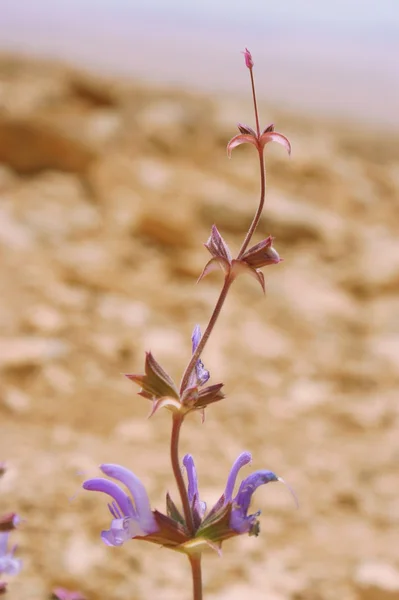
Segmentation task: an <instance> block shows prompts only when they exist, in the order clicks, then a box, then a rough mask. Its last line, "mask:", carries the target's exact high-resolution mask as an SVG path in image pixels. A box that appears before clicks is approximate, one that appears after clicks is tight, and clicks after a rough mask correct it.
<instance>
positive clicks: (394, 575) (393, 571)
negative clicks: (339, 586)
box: [354, 562, 399, 600]
mask: <svg viewBox="0 0 399 600" xmlns="http://www.w3.org/2000/svg"><path fill="white" fill-rule="evenodd" d="M354 585H355V588H356V590H357V593H358V598H359V600H398V598H399V569H398V568H396V567H394V566H393V565H392V564H389V563H383V562H381V563H380V562H369V563H368V562H366V563H363V564H361V565H360V566H359V567H358V569H357V570H356V572H355V575H354Z"/></svg>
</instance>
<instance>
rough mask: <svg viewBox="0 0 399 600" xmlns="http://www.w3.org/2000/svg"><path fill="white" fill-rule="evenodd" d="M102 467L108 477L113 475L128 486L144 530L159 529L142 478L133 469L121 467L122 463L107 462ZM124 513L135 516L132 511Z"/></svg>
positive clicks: (148, 531)
mask: <svg viewBox="0 0 399 600" xmlns="http://www.w3.org/2000/svg"><path fill="white" fill-rule="evenodd" d="M100 468H101V470H102V472H103V473H104V474H105V475H108V477H113V479H117V480H118V481H120V482H122V483H123V484H124V485H125V486H126V487H127V489H128V490H129V492H130V494H131V495H132V498H133V500H134V504H135V508H136V511H137V518H138V520H139V522H140V526H141V527H142V528H143V530H144V531H146V532H147V533H153V532H154V531H157V530H158V526H157V524H156V522H155V518H154V515H153V514H152V511H151V505H150V501H149V498H148V495H147V492H146V490H145V487H144V485H143V484H142V483H141V481H140V479H139V478H138V477H136V475H135V474H134V473H132V471H129V469H126V468H125V467H121V466H120V465H113V464H106V465H101V467H100ZM115 500H116V498H115ZM124 514H125V515H126V516H134V514H131V513H130V514H129V513H124Z"/></svg>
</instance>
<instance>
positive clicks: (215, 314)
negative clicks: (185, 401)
mask: <svg viewBox="0 0 399 600" xmlns="http://www.w3.org/2000/svg"><path fill="white" fill-rule="evenodd" d="M232 283H233V279H231V278H230V277H229V276H228V275H227V276H226V278H225V280H224V284H223V287H222V290H221V292H220V295H219V298H218V301H217V303H216V306H215V308H214V310H213V313H212V316H211V318H210V319H209V323H208V326H207V328H206V329H205V332H204V335H203V336H202V338H201V340H200V343H199V344H198V346H197V348H196V350H195V352H194V354H193V355H192V357H191V360H190V362H189V363H188V365H187V368H186V370H185V371H184V375H183V379H182V382H181V385H180V393H183V392H184V390H185V389H186V387H187V385H188V382H189V379H190V375H191V373H192V372H193V370H194V368H195V365H196V364H197V360H198V359H199V357H200V356H201V353H202V351H203V349H204V347H205V344H206V342H207V341H208V338H209V336H210V335H211V333H212V330H213V328H214V326H215V324H216V321H217V320H218V316H219V314H220V311H221V310H222V306H223V304H224V301H225V300H226V296H227V293H228V291H229V289H230V286H231V284H232Z"/></svg>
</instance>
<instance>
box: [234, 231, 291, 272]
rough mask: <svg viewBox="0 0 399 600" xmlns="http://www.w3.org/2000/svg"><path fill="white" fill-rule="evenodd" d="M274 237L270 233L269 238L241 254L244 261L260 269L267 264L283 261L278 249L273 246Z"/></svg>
mask: <svg viewBox="0 0 399 600" xmlns="http://www.w3.org/2000/svg"><path fill="white" fill-rule="evenodd" d="M272 244H273V238H272V236H270V235H269V237H268V238H266V239H264V240H262V241H261V242H259V243H258V244H256V245H255V246H252V248H250V249H249V250H247V251H246V252H245V254H243V255H242V256H241V259H240V260H242V261H244V262H246V263H247V265H249V266H250V267H253V268H254V269H260V268H261V267H266V266H267V265H276V264H278V263H279V262H281V258H280V256H279V255H278V253H277V251H276V250H275V249H274V248H273V245H272Z"/></svg>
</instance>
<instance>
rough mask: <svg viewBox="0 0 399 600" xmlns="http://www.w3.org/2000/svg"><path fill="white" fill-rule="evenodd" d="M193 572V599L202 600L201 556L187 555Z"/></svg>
mask: <svg viewBox="0 0 399 600" xmlns="http://www.w3.org/2000/svg"><path fill="white" fill-rule="evenodd" d="M189 560H190V565H191V572H192V574H193V600H202V575H201V556H200V555H199V556H189Z"/></svg>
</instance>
